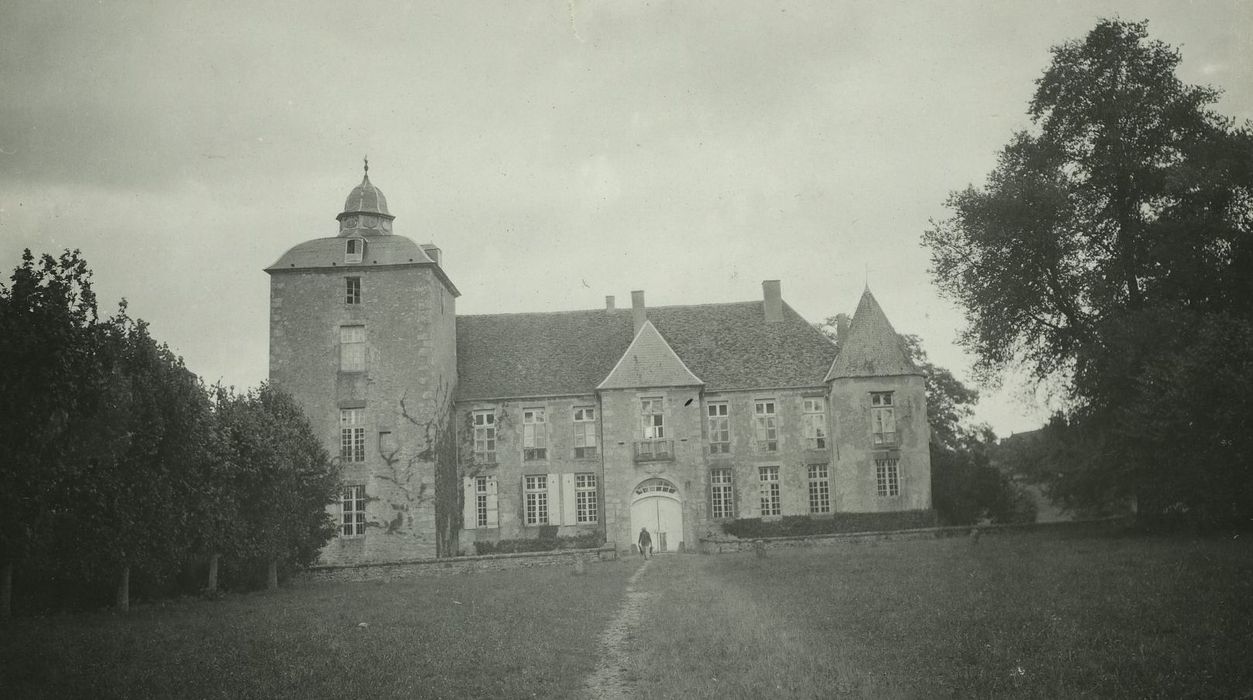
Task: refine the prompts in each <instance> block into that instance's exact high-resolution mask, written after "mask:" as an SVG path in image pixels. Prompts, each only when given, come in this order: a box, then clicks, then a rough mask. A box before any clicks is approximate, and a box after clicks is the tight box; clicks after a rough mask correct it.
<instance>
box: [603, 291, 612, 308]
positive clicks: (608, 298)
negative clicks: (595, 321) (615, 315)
mask: <svg viewBox="0 0 1253 700" xmlns="http://www.w3.org/2000/svg"><path fill="white" fill-rule="evenodd" d="M605 311H613V295H612V294H606V295H605Z"/></svg>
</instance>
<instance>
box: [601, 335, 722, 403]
mask: <svg viewBox="0 0 1253 700" xmlns="http://www.w3.org/2000/svg"><path fill="white" fill-rule="evenodd" d="M632 325H634V324H632ZM698 384H704V382H702V381H701V380H700V379H699V378H697V376H696V375H695V374H692V370H690V369H688V368H687V365H685V364H683V360H680V359H679V356H678V355H676V354H675V352H674V349H672V348H671V347H670V344H669V343H667V342H666V339H665V338H662V337H661V334H660V333H658V332H657V328H656V326H654V325H653V324H652V322H651V321H645V322H644V325H643V326H642V327H641V328H640V332H639V333H636V334H635V339H634V340H632V341H631V345H630V346H628V347H627V349H626V352H624V353H622V357H621V358H619V359H618V363H617V364H616V365H614V368H613V371H611V372H610V373H609V376H608V377H605V381H603V382H601V383H600V385H599V386H597V387H596V388H597V389H630V388H633V387H650V386H696V385H698Z"/></svg>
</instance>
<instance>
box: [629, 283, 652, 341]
mask: <svg viewBox="0 0 1253 700" xmlns="http://www.w3.org/2000/svg"><path fill="white" fill-rule="evenodd" d="M631 318H632V319H633V320H634V321H635V332H636V333H639V332H640V329H641V328H643V327H644V322H645V321H647V320H648V312H647V311H645V310H644V290H642V289H637V290H635V291H634V292H631Z"/></svg>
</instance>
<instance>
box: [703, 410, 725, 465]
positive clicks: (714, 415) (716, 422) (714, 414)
mask: <svg viewBox="0 0 1253 700" xmlns="http://www.w3.org/2000/svg"><path fill="white" fill-rule="evenodd" d="M705 406H706V408H705V421H706V425H707V429H708V430H709V454H711V455H714V454H731V402H730V401H710V402H708V403H707V404H705ZM716 438H721V439H716Z"/></svg>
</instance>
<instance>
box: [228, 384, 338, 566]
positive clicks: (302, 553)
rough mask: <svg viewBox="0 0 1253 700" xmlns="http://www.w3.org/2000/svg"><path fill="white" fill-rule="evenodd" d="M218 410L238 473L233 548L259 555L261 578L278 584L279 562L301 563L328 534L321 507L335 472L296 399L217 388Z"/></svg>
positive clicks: (330, 495) (266, 388)
mask: <svg viewBox="0 0 1253 700" xmlns="http://www.w3.org/2000/svg"><path fill="white" fill-rule="evenodd" d="M217 415H218V419H219V420H220V421H221V424H222V430H223V435H224V438H225V439H226V443H227V450H228V453H229V459H230V460H231V461H232V462H233V467H232V469H233V472H234V474H235V475H236V479H237V480H236V483H235V485H234V489H233V490H234V492H235V494H236V498H237V499H238V501H237V502H238V513H239V524H240V526H241V527H242V528H243V530H242V532H241V533H240V534H239V537H238V540H237V542H238V545H237V548H236V552H235V553H236V554H238V555H240V556H244V557H253V558H259V559H262V560H264V561H265V562H266V566H267V572H266V585H267V587H268V588H271V589H272V588H277V587H278V568H279V566H280V564H296V565H302V564H307V563H308V562H310V561H312V560H313V558H314V557H316V555H317V552H318V550H320V549H321V548H322V546H323V545H324V544H326V542H327V541H328V540H330V538H331V537H333V536H334V534H335V526H334V523H332V522H331V518H330V516H329V515H327V512H326V507H327V506H328V505H329V504H331V503H332V502H333V501H334V500H335V499H336V498H338V495H339V490H340V478H339V472H338V470H337V469H336V467H335V465H334V463H333V462H332V461H331V459H330V456H329V455H328V454H327V453H326V450H325V448H323V447H322V444H321V442H320V441H319V440H318V438H317V436H316V435H315V434H314V433H313V429H312V428H311V427H310V426H309V421H308V420H307V419H306V418H305V415H304V413H303V412H302V411H301V410H300V407H299V406H298V405H297V404H296V402H295V400H294V399H292V398H291V397H290V396H289V395H287V394H286V393H284V392H282V391H280V390H278V389H277V388H275V387H273V386H270V385H268V384H263V385H262V386H261V387H260V388H259V389H257V390H255V391H250V392H248V393H246V394H234V393H232V392H229V391H225V392H224V391H220V390H219V392H218V400H217Z"/></svg>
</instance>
